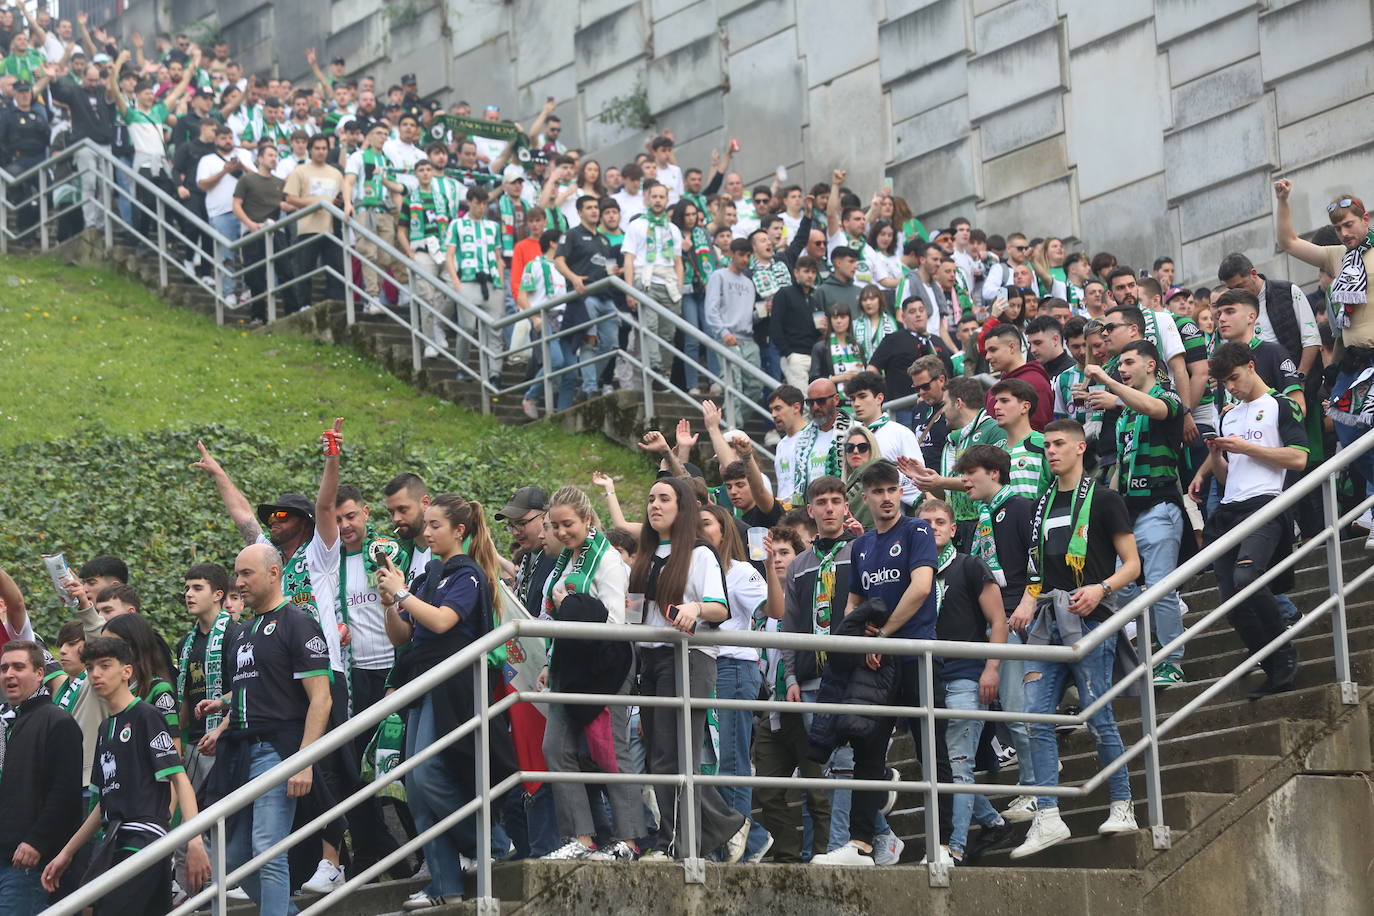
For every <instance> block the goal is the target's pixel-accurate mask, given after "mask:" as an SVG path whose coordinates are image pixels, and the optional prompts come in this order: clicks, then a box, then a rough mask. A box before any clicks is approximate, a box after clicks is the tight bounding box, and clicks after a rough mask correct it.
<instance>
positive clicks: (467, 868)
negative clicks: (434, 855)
mask: <svg viewBox="0 0 1374 916" xmlns="http://www.w3.org/2000/svg"><path fill="white" fill-rule="evenodd" d="M458 867H459V868H461V869H462V870H463V874H465V875H473V874H476V873H477V860H476V859H469V858H468V857H467V856H465V855H463V854H462V853H461V852H460V853H458ZM417 877H418V876H417ZM425 877H429V863H428V862H426V863H425Z"/></svg>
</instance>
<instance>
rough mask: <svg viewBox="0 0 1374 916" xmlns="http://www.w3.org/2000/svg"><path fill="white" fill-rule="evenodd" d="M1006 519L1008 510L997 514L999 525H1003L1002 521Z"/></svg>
mask: <svg viewBox="0 0 1374 916" xmlns="http://www.w3.org/2000/svg"><path fill="white" fill-rule="evenodd" d="M1006 517H1007V510H1006V509H1003V510H1002V511H1001V512H998V513H997V522H998V524H1001V522H1002V519H1004V518H1006Z"/></svg>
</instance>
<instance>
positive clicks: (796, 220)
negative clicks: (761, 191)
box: [778, 210, 901, 251]
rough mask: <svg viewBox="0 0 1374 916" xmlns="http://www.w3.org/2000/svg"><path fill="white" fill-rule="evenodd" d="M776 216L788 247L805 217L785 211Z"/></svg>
mask: <svg viewBox="0 0 1374 916" xmlns="http://www.w3.org/2000/svg"><path fill="white" fill-rule="evenodd" d="M778 216H779V217H780V218H781V219H782V243H783V244H784V245H790V244H792V240H793V239H795V238H796V237H797V230H798V229H800V228H801V221H802V220H803V219H804V218H805V216H804V215H803V214H801V213H798V214H797V215H796V216H792V215H790V214H789V213H788V212H787V211H786V210H784V211H782V212H781V213H779V214H778ZM898 250H899V251H900V250H901V249H900V248H899V249H898Z"/></svg>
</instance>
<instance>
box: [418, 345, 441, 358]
mask: <svg viewBox="0 0 1374 916" xmlns="http://www.w3.org/2000/svg"><path fill="white" fill-rule="evenodd" d="M420 355H421V356H423V357H424V358H425V359H435V358H437V357H438V356H439V349H438V348H437V347H435V346H434V345H433V344H425V349H424V352H423V353H421V354H420Z"/></svg>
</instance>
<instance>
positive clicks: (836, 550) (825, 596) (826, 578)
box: [783, 538, 849, 693]
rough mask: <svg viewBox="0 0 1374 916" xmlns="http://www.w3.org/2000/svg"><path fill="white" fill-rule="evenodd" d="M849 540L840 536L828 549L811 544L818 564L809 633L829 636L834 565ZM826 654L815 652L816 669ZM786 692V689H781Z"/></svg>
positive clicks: (822, 666)
mask: <svg viewBox="0 0 1374 916" xmlns="http://www.w3.org/2000/svg"><path fill="white" fill-rule="evenodd" d="M848 543H849V541H847V540H845V539H843V538H840V539H838V540H836V541H835V543H834V544H832V545H831V546H830V549H829V550H828V551H823V550H821V548H820V547H819V546H813V549H814V550H815V551H816V559H817V560H818V561H819V565H818V566H817V567H816V585H815V588H813V589H812V593H811V608H812V613H811V633H812V635H814V636H829V635H830V624H831V622H832V621H833V620H834V609H835V597H836V595H835V566H836V564H837V561H838V560H839V556H840V551H842V550H844V547H845V545H846V544H848ZM825 661H826V654H825V653H824V652H817V653H816V670H817V671H821V670H824V668H825ZM783 692H784V693H786V690H785V689H784V691H783Z"/></svg>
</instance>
